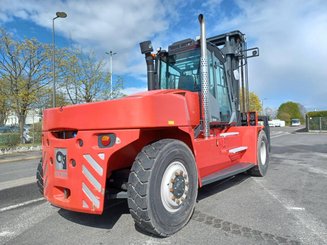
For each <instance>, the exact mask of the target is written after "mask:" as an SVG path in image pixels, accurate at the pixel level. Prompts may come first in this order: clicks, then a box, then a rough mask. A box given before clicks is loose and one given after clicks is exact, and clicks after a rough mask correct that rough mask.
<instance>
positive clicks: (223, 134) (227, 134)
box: [220, 132, 239, 137]
mask: <svg viewBox="0 0 327 245" xmlns="http://www.w3.org/2000/svg"><path fill="white" fill-rule="evenodd" d="M232 135H239V132H228V133H221V134H220V137H228V136H232Z"/></svg>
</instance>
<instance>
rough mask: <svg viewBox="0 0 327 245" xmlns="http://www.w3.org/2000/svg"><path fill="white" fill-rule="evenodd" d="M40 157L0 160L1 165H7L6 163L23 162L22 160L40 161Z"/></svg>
mask: <svg viewBox="0 0 327 245" xmlns="http://www.w3.org/2000/svg"><path fill="white" fill-rule="evenodd" d="M40 158H41V156H33V157H16V158H12V159H6V160H0V164H1V163H8V162H17V161H23V160H33V159H40Z"/></svg>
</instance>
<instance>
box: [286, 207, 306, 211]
mask: <svg viewBox="0 0 327 245" xmlns="http://www.w3.org/2000/svg"><path fill="white" fill-rule="evenodd" d="M286 208H287V209H288V210H298V211H303V210H305V208H301V207H286Z"/></svg>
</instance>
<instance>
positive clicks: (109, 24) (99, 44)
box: [0, 0, 178, 75]
mask: <svg viewBox="0 0 327 245" xmlns="http://www.w3.org/2000/svg"><path fill="white" fill-rule="evenodd" d="M168 3H169V2H168ZM164 4H165V1H164V2H161V1H159V0H156V1H148V0H129V1H121V0H111V1H105V0H94V1H88V0H79V1H77V0H75V1H74V0H71V1H40V0H29V1H23V0H17V1H11V0H2V1H1V3H0V21H2V22H6V21H11V20H13V17H18V18H21V19H24V20H32V21H33V22H35V23H36V24H37V25H39V26H43V27H45V28H48V29H51V28H52V18H53V17H55V12H56V11H65V12H66V13H67V15H68V17H67V18H66V19H56V20H55V28H56V33H58V34H59V33H60V34H61V35H64V36H66V37H67V38H70V39H72V40H73V41H74V42H75V43H76V44H77V45H79V46H81V47H83V48H84V49H91V50H94V51H96V52H97V53H98V54H103V57H104V52H105V51H109V50H113V51H115V52H117V53H118V54H117V55H116V56H115V57H114V59H115V62H114V70H115V71H116V72H118V73H120V74H124V73H127V72H130V69H128V67H129V66H133V68H134V70H133V72H134V74H136V75H139V74H144V73H145V68H144V67H145V65H144V58H143V56H142V55H141V53H140V52H139V48H138V43H139V42H141V41H144V40H147V39H149V38H152V37H153V36H155V35H156V34H157V33H160V32H162V31H165V30H167V28H168V26H169V23H168V21H167V19H169V18H168V17H169V16H178V14H177V12H176V11H175V9H173V8H167V7H166V6H164ZM170 6H175V4H170ZM136 63H142V64H143V67H142V68H140V66H135V64H136ZM135 68H137V69H136V70H135Z"/></svg>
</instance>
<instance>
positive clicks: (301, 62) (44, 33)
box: [0, 0, 327, 109]
mask: <svg viewBox="0 0 327 245" xmlns="http://www.w3.org/2000/svg"><path fill="white" fill-rule="evenodd" d="M57 11H65V12H66V13H67V14H68V17H67V18H66V19H57V20H56V21H55V26H56V40H57V45H58V46H60V47H66V46H70V45H72V46H78V47H81V48H83V50H85V51H88V50H92V51H94V52H96V53H97V55H98V56H99V57H100V58H106V56H105V52H106V51H109V50H113V51H115V52H117V55H115V56H114V64H113V71H114V77H115V76H117V75H119V76H121V77H123V78H124V81H125V91H124V92H125V93H133V92H139V91H142V90H145V88H146V66H145V62H144V58H143V56H142V55H141V54H140V51H139V46H138V43H139V42H141V41H144V40H149V39H150V40H152V42H153V46H154V47H162V48H167V46H168V45H169V44H170V43H172V42H175V41H178V40H182V39H185V38H195V37H196V36H198V35H199V24H198V21H197V16H198V14H199V13H203V14H204V15H205V17H206V21H207V34H208V36H213V35H217V34H221V33H223V32H226V31H232V30H235V29H239V30H241V31H242V32H243V33H245V34H246V35H247V40H248V46H250V47H251V46H258V47H259V48H260V57H258V58H255V59H252V60H250V61H249V82H250V90H252V91H254V92H255V93H256V94H258V95H259V97H260V98H261V99H264V105H265V107H266V106H269V107H273V108H277V107H278V106H279V105H280V104H281V103H283V102H286V101H289V100H291V101H295V102H299V103H301V104H303V105H304V106H305V107H306V108H309V109H327V84H326V83H327V69H326V66H325V65H324V61H325V60H326V58H327V47H326V44H327V41H326V40H327V1H325V0H311V1H305V0H279V1H275V0H258V1H256V0H252V1H245V0H203V1H196V0H190V1H185V0H183V1H182V0H162V1H159V0H129V1H127V0H111V1H105V0H94V1H88V0H79V1H77V0H64V1H60V0H52V1H50V0H43V1H42V0H28V1H26V0H25V1H21V0H15V1H12V0H1V1H0V26H1V27H3V28H5V29H6V30H7V31H10V32H12V33H13V34H14V35H15V37H16V38H24V37H27V38H32V37H34V38H36V39H38V40H39V41H41V42H47V43H50V42H51V31H52V29H51V28H52V18H53V17H54V16H55V13H56V12H57ZM107 68H109V64H108V65H107Z"/></svg>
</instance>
